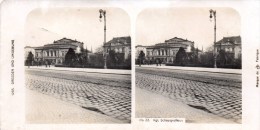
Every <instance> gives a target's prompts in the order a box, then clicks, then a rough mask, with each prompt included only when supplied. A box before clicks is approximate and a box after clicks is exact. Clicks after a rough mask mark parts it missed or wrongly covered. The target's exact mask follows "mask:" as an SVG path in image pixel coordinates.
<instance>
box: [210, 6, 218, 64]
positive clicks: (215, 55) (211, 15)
mask: <svg viewBox="0 0 260 130" xmlns="http://www.w3.org/2000/svg"><path fill="white" fill-rule="evenodd" d="M209 13H210V16H209V18H210V19H211V18H212V17H214V53H213V55H214V68H217V52H216V29H217V28H216V10H212V9H210V10H209Z"/></svg>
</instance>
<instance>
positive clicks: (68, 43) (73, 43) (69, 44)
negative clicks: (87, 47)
mask: <svg viewBox="0 0 260 130" xmlns="http://www.w3.org/2000/svg"><path fill="white" fill-rule="evenodd" d="M83 44H84V43H83V42H79V41H77V40H72V39H68V38H62V39H60V40H57V41H54V42H53V43H51V44H45V45H44V46H38V47H33V48H34V49H36V50H41V49H50V48H53V49H69V48H73V49H76V48H77V47H78V46H80V47H83ZM31 48H32V47H31Z"/></svg>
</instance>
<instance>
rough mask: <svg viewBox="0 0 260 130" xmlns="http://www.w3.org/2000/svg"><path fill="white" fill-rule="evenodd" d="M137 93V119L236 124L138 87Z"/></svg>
mask: <svg viewBox="0 0 260 130" xmlns="http://www.w3.org/2000/svg"><path fill="white" fill-rule="evenodd" d="M135 91H136V102H135V104H136V109H135V111H136V118H185V119H186V122H187V123H236V122H232V121H230V120H227V119H224V118H221V117H218V116H216V115H213V114H210V113H207V112H204V111H202V110H199V109H195V108H192V107H189V106H188V105H186V104H183V103H181V102H177V101H174V100H171V99H169V98H167V97H164V96H162V95H159V94H156V93H152V92H149V91H147V90H144V89H141V88H138V87H137V88H136V90H135Z"/></svg>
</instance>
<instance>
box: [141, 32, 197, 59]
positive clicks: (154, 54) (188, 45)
mask: <svg viewBox="0 0 260 130" xmlns="http://www.w3.org/2000/svg"><path fill="white" fill-rule="evenodd" d="M180 47H183V48H184V49H185V51H186V52H191V51H192V49H194V42H193V41H189V40H187V39H182V38H178V37H174V38H172V39H169V40H165V42H164V43H158V44H155V45H153V46H147V47H146V58H147V60H156V59H159V60H160V61H162V62H164V63H173V62H174V60H175V58H176V54H177V52H178V51H179V49H180Z"/></svg>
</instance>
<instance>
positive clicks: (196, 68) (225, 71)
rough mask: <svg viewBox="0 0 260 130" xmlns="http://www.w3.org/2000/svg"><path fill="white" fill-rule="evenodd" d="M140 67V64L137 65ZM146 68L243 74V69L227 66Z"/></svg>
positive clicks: (152, 66) (147, 66)
mask: <svg viewBox="0 0 260 130" xmlns="http://www.w3.org/2000/svg"><path fill="white" fill-rule="evenodd" d="M136 67H139V65H136ZM141 67H146V68H158V69H172V70H187V71H199V72H211V73H228V74H241V73H242V69H225V68H203V67H181V66H165V65H162V66H156V65H141Z"/></svg>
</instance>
